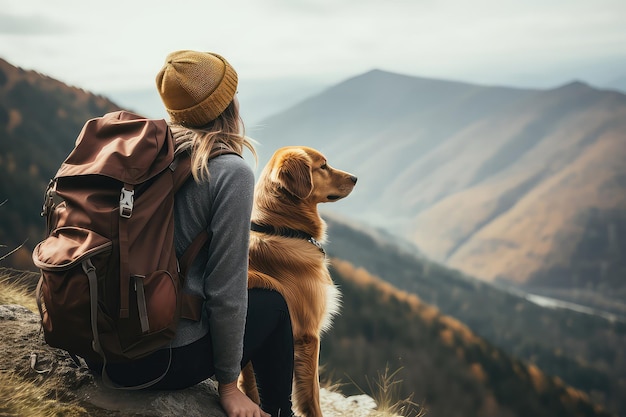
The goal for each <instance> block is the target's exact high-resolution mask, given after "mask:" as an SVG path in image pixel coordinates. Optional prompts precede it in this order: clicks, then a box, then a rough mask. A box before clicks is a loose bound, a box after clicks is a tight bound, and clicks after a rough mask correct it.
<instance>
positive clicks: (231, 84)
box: [108, 51, 293, 417]
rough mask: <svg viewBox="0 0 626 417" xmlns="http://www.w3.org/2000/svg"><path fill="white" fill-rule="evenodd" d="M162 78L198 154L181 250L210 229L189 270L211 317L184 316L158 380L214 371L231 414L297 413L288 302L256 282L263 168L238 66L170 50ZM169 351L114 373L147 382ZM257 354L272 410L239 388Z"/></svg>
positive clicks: (181, 137) (179, 217) (178, 123)
mask: <svg viewBox="0 0 626 417" xmlns="http://www.w3.org/2000/svg"><path fill="white" fill-rule="evenodd" d="M156 83H157V88H158V90H159V93H160V95H161V99H162V101H163V103H164V105H165V108H166V110H167V112H168V114H169V116H170V122H171V123H170V126H171V129H172V132H173V134H174V138H175V140H176V152H177V153H179V154H180V153H183V152H189V153H190V155H191V172H192V176H193V178H190V179H189V180H188V181H187V182H186V183H185V184H184V185H183V187H182V188H181V189H180V190H179V191H178V193H177V194H176V199H175V209H174V210H175V211H174V213H175V232H174V239H175V246H176V252H177V254H178V255H179V256H181V255H182V253H183V252H184V251H185V249H186V248H187V246H188V245H189V244H190V243H191V241H192V240H193V238H194V237H195V236H196V235H197V234H198V233H199V232H200V231H202V230H207V232H208V233H209V236H210V238H209V241H208V242H207V243H206V244H205V246H204V248H203V250H202V251H200V253H199V255H198V256H197V257H196V259H195V260H194V262H193V263H192V265H191V267H190V268H189V272H188V274H187V277H186V279H185V291H187V292H189V293H192V294H195V295H198V296H201V297H203V298H204V299H205V302H204V307H203V314H202V319H201V320H200V321H198V322H193V321H189V320H184V319H181V322H180V324H179V327H178V332H177V335H176V338H175V340H174V341H173V343H172V348H173V349H172V357H171V363H170V364H169V369H168V371H167V374H166V375H165V377H164V378H163V379H162V380H160V381H159V382H158V383H157V384H156V385H153V386H152V388H153V389H181V388H186V387H189V386H192V385H195V384H197V383H199V382H201V381H203V380H205V379H207V378H209V377H211V376H214V377H215V379H216V380H217V381H218V391H219V394H220V403H221V404H222V406H223V408H224V409H225V411H226V412H227V414H228V416H229V417H235V416H237V417H261V416H266V415H267V414H266V413H268V414H270V415H272V416H279V415H280V416H281V417H285V416H290V415H292V412H291V384H292V377H293V336H292V330H291V321H290V318H289V311H288V309H287V305H286V303H285V301H284V299H283V298H282V296H281V295H280V294H278V293H277V292H273V291H269V290H262V289H253V290H248V289H247V272H248V239H249V230H250V213H251V210H252V198H253V197H252V196H253V189H254V175H253V173H252V170H251V169H250V167H249V166H248V165H247V163H246V162H245V161H244V160H243V158H242V157H241V154H242V152H243V148H244V147H247V148H248V149H250V151H251V152H252V153H253V154H254V155H255V156H256V154H255V151H254V148H253V146H252V144H251V143H250V142H249V141H248V140H247V139H246V137H245V136H244V129H243V123H242V121H241V119H240V117H239V105H238V101H237V97H236V92H237V73H236V72H235V70H234V69H233V68H232V67H231V66H230V64H229V63H228V62H227V61H226V60H225V59H224V58H223V57H221V56H219V55H217V54H214V53H209V52H196V51H177V52H173V53H171V54H169V55H168V56H167V58H166V62H165V64H164V66H163V68H162V69H161V71H160V72H159V73H158V75H157V77H156ZM215 155H219V156H215ZM246 317H247V320H246ZM169 355H170V353H169V349H165V350H161V351H158V352H156V353H155V354H152V355H150V356H148V357H147V358H144V359H141V360H138V361H136V362H133V363H131V364H124V365H120V366H114V365H113V364H111V365H109V367H108V373H109V376H110V377H111V378H112V379H113V380H114V381H116V382H118V383H123V384H127V385H137V384H141V383H143V382H145V381H146V380H150V379H151V378H152V379H154V378H155V377H158V375H160V374H162V373H163V370H164V369H166V368H167V366H168V362H169ZM248 361H252V363H253V366H254V369H255V373H256V378H257V385H258V388H259V393H260V396H261V408H262V410H263V411H262V410H261V408H259V406H258V405H256V404H255V403H254V402H252V401H251V400H250V399H249V398H248V397H246V396H245V395H244V394H243V393H242V392H241V391H239V389H238V388H237V379H238V376H239V373H240V371H241V367H242V366H243V365H245V364H246V363H247V362H248Z"/></svg>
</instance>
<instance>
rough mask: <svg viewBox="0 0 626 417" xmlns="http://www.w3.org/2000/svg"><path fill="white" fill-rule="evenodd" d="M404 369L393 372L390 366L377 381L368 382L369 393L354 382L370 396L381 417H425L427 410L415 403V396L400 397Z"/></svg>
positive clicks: (368, 380) (379, 374)
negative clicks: (401, 373)
mask: <svg viewBox="0 0 626 417" xmlns="http://www.w3.org/2000/svg"><path fill="white" fill-rule="evenodd" d="M401 370H402V368H398V369H397V370H395V371H393V372H391V370H390V369H389V366H386V367H385V370H384V371H383V372H382V373H381V372H378V376H377V378H376V379H375V380H373V381H372V380H370V379H369V378H367V377H366V380H367V388H368V389H367V391H366V390H364V389H363V388H361V387H360V386H359V385H358V384H356V383H355V382H354V381H352V383H353V384H354V385H355V386H356V387H357V389H358V390H359V391H361V392H362V393H363V394H365V395H369V396H370V397H372V398H373V399H374V402H375V403H376V414H377V415H380V416H381V417H387V416H403V417H424V416H426V413H427V411H426V409H425V408H423V407H422V406H421V405H419V404H417V403H416V402H414V401H413V396H412V395H411V396H409V397H408V398H401V397H400V395H399V392H400V386H401V385H402V380H401V379H398V373H399V372H400V371H401Z"/></svg>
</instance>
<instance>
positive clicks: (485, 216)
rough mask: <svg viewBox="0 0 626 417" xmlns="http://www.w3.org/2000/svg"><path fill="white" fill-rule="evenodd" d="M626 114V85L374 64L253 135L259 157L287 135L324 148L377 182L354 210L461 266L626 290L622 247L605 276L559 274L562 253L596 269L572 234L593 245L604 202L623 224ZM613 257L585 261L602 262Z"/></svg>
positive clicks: (614, 223) (546, 283) (537, 281)
mask: <svg viewBox="0 0 626 417" xmlns="http://www.w3.org/2000/svg"><path fill="white" fill-rule="evenodd" d="M624 120H626V95H624V94H622V93H619V92H615V91H612V90H599V89H596V88H594V87H591V86H590V85H588V84H586V83H583V82H580V81H572V82H568V83H565V84H563V85H560V86H557V87H555V88H552V89H547V90H526V89H516V88H506V87H482V86H477V85H472V84H467V83H461V82H449V81H439V80H434V81H431V80H427V79H420V78H417V77H411V76H406V75H397V74H394V73H387V72H384V71H380V70H374V71H370V72H367V73H365V74H361V75H359V76H356V77H353V78H350V79H348V80H346V81H344V82H342V83H340V84H338V85H336V86H334V87H331V88H329V89H326V90H325V91H324V92H322V93H320V94H318V95H316V96H313V97H310V98H309V99H307V100H305V101H303V102H302V103H300V104H299V105H296V106H294V107H292V108H290V109H288V110H286V111H284V112H283V113H280V114H278V115H274V116H272V117H270V118H268V119H267V120H266V122H265V123H264V125H265V129H263V130H259V131H257V132H256V133H255V134H253V135H252V136H253V137H255V138H256V139H257V140H259V141H260V142H261V145H262V146H261V147H260V152H259V153H260V155H261V158H260V160H261V161H262V162H263V161H264V160H265V159H267V158H269V155H268V154H269V150H270V149H274V148H276V147H279V146H286V145H287V144H302V145H307V146H312V147H317V148H318V149H320V150H322V152H324V153H325V154H326V155H327V156H328V158H329V163H330V164H331V165H333V166H336V167H338V168H340V169H344V170H347V171H349V172H352V173H354V174H355V175H357V176H359V181H360V183H361V184H367V187H365V186H364V187H359V189H358V190H355V192H354V193H353V195H352V196H351V197H350V201H349V202H347V203H346V204H345V205H343V206H342V208H340V209H339V211H340V212H341V213H342V214H343V215H346V216H350V215H351V214H352V215H354V216H356V217H358V218H359V219H360V220H362V221H364V222H366V223H368V224H371V225H373V226H374V227H381V228H386V229H388V230H390V231H391V232H393V233H396V234H398V235H399V236H402V237H403V238H405V239H408V240H410V241H412V242H413V243H414V244H415V245H416V246H417V247H419V248H420V250H422V251H423V252H424V253H425V254H426V255H428V256H429V257H432V258H433V259H437V260H439V261H441V262H445V263H446V264H447V265H449V266H451V267H454V268H457V269H461V270H463V271H464V272H466V273H467V274H470V275H474V276H477V277H480V278H482V279H486V280H492V281H493V280H498V281H502V280H503V281H506V282H511V283H515V284H517V285H520V286H529V287H532V288H534V289H537V290H542V289H550V288H554V289H558V288H562V287H563V286H566V287H570V288H580V289H582V288H583V287H585V286H586V285H591V286H592V287H593V288H594V289H595V290H597V291H599V292H601V293H602V294H603V296H605V297H613V296H615V295H618V296H619V297H622V298H621V299H622V300H626V298H625V297H626V285H623V284H619V282H618V280H617V279H616V278H614V276H615V275H616V274H619V273H621V272H620V271H626V255H621V256H612V257H611V260H610V264H611V265H610V267H609V270H610V273H609V274H610V275H611V277H612V278H610V279H608V280H605V279H604V278H603V277H600V276H598V275H597V274H594V275H595V277H594V278H592V279H586V280H584V283H583V281H581V280H579V279H574V278H571V279H569V281H567V280H564V279H563V278H558V279H556V278H555V279H552V278H551V275H550V273H549V271H553V270H555V268H556V265H557V264H558V266H559V268H560V271H561V272H560V275H561V277H563V276H564V274H566V275H567V274H569V275H570V276H571V277H574V276H577V275H580V274H583V273H584V274H591V273H593V272H592V270H593V268H590V267H588V265H587V266H585V267H584V269H585V271H586V272H583V270H582V269H581V268H583V267H582V266H577V265H576V264H572V265H570V266H569V270H568V266H567V262H568V260H571V259H572V256H573V255H572V254H573V253H574V250H573V249H572V248H569V249H568V248H567V247H566V246H567V245H565V246H563V244H564V243H568V244H572V245H576V244H578V243H580V245H579V246H580V247H586V245H585V244H584V243H582V241H581V239H586V238H587V237H586V234H585V232H584V231H583V230H584V228H585V227H586V226H585V224H586V222H587V217H588V216H589V213H591V212H593V211H594V210H600V211H601V212H602V213H604V214H601V215H599V216H596V218H597V220H596V223H597V222H599V221H602V222H605V226H604V227H606V228H617V229H618V230H619V231H620V232H619V233H618V235H619V236H623V234H622V232H621V231H622V230H623V227H622V226H621V224H622V220H621V218H620V217H619V216H618V217H615V215H614V213H619V212H620V211H621V210H624V209H626V186H625V185H624V184H623V181H622V180H621V179H620V178H622V177H623V176H624V175H626V168H624V167H623V166H622V165H624V164H620V162H619V161H620V160H621V159H626V135H624V133H623V132H624V131H625V130H626V129H625V125H624ZM266 149H267V150H266ZM578 190H579V191H580V194H581V196H580V198H579V197H578V195H577V191H578ZM551 206H554V208H555V210H557V211H559V210H560V211H561V212H562V213H559V212H555V210H551V209H550V207H551ZM560 214H562V215H560ZM598 219H600V220H598ZM598 227H602V226H598ZM531 230H532V231H533V232H532V233H531V232H530V231H531ZM565 235H567V236H568V237H566V238H564V237H563V236H565ZM607 239H608V238H607ZM577 242H578V243H577ZM616 245H617V248H615V247H613V248H612V249H610V250H611V251H617V252H619V253H621V254H626V241H624V239H621V238H620V239H618V240H617V243H616ZM613 246H615V245H613ZM590 253H591V252H589V253H588V255H589V254H590ZM606 256H608V255H606V254H598V253H596V254H595V255H593V258H592V257H589V256H587V260H586V263H587V264H595V266H596V269H597V270H601V269H602V268H605V267H602V266H601V265H604V264H606V262H607V261H606V260H605V259H604V258H603V257H606ZM558 259H560V260H562V261H558V262H557V260H558ZM606 282H610V286H611V291H609V290H607V288H606V285H604V284H605V283H606ZM615 290H617V292H614V291H615Z"/></svg>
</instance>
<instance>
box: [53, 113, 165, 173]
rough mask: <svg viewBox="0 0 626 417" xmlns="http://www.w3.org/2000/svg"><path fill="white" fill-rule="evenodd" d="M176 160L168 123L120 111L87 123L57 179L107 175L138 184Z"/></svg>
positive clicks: (60, 169)
mask: <svg viewBox="0 0 626 417" xmlns="http://www.w3.org/2000/svg"><path fill="white" fill-rule="evenodd" d="M173 160H174V138H173V136H172V133H171V131H170V129H169V127H168V125H167V122H166V121H165V120H163V119H159V120H153V119H146V118H143V117H142V116H138V115H136V114H134V113H130V112H127V111H117V112H112V113H107V114H105V115H104V116H102V117H98V118H95V119H91V120H89V121H88V122H87V123H85V125H84V127H83V130H82V131H81V132H80V134H79V136H78V138H77V139H76V146H75V147H74V150H73V151H72V152H71V153H70V154H69V156H68V157H67V159H66V160H65V161H64V162H63V164H62V165H61V167H60V168H59V170H58V172H57V174H56V177H57V178H58V177H66V176H76V175H104V176H107V177H110V178H114V179H116V180H119V181H121V182H122V183H126V184H131V185H137V184H140V183H143V182H145V181H148V180H149V179H151V178H153V177H154V176H155V175H157V174H159V173H160V172H161V171H163V170H164V169H165V168H167V167H169V165H170V164H171V163H172V161H173Z"/></svg>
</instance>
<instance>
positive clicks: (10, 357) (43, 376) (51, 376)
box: [0, 305, 376, 417]
mask: <svg viewBox="0 0 626 417" xmlns="http://www.w3.org/2000/svg"><path fill="white" fill-rule="evenodd" d="M0 349H1V350H0V370H2V371H3V372H9V373H14V374H16V375H25V376H27V377H28V378H30V380H31V381H32V383H33V384H42V383H43V382H44V381H54V388H55V395H56V397H57V398H63V401H68V402H72V403H74V404H77V405H79V406H81V407H84V408H85V409H86V410H88V414H89V416H92V417H104V416H107V417H109V416H142V417H170V416H185V417H195V416H209V417H225V416H226V414H225V413H224V411H223V410H222V408H221V406H220V405H219V399H218V395H217V387H216V384H215V383H214V382H213V381H211V380H206V381H204V382H202V383H201V384H198V385H195V386H193V387H191V388H188V389H185V390H180V391H128V390H116V389H112V388H107V387H105V386H104V385H103V384H102V382H101V380H100V379H99V378H94V376H93V375H92V374H91V372H90V371H89V370H88V369H87V368H86V367H85V366H81V367H79V366H77V365H76V364H75V363H74V361H73V360H72V359H71V358H70V357H69V356H68V355H67V354H66V353H65V352H63V351H62V350H59V349H54V348H51V347H49V346H48V345H46V344H45V342H44V340H43V335H42V333H41V331H40V324H39V315H37V314H35V313H33V312H31V311H30V310H28V309H27V308H25V307H22V306H18V305H0ZM1 397H2V396H0V398H1ZM321 401H322V410H323V412H324V415H325V416H355V417H366V416H369V415H371V414H373V413H374V409H375V408H376V404H375V403H374V400H372V399H371V398H370V397H368V396H366V395H357V396H353V397H347V398H346V397H345V396H343V395H341V394H340V393H338V392H333V391H329V390H325V389H322V392H321Z"/></svg>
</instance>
